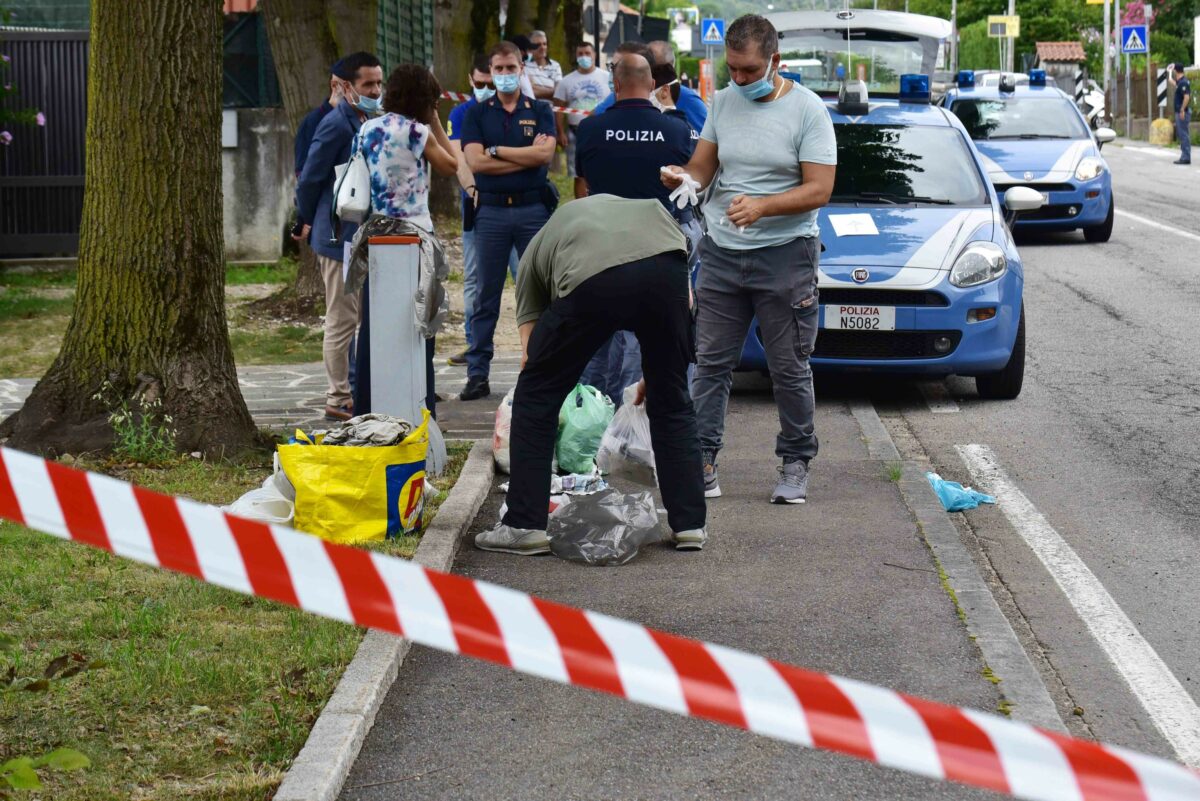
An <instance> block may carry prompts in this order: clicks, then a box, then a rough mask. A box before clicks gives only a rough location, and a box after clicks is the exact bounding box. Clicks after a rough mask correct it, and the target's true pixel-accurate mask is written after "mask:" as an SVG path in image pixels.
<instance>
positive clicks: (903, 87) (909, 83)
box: [900, 75, 930, 103]
mask: <svg viewBox="0 0 1200 801" xmlns="http://www.w3.org/2000/svg"><path fill="white" fill-rule="evenodd" d="M929 100H930V93H929V76H928V75H901V76H900V102H901V103H928V102H929Z"/></svg>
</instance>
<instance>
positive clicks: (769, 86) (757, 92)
mask: <svg viewBox="0 0 1200 801" xmlns="http://www.w3.org/2000/svg"><path fill="white" fill-rule="evenodd" d="M734 86H735V87H737V90H738V92H740V93H741V95H742V97H744V98H746V99H747V100H758V99H759V98H760V97H766V96H767V95H769V94H771V92H774V91H775V68H774V67H772V68H771V69H769V70H767V74H766V75H764V76H762V77H761V78H759V79H758V80H757V81H755V82H753V83H748V84H746V85H745V86H742V85H741V84H737V83H735V84H734Z"/></svg>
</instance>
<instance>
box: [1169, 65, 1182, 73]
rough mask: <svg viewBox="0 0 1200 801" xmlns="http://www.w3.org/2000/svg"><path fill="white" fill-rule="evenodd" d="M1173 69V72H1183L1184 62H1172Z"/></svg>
mask: <svg viewBox="0 0 1200 801" xmlns="http://www.w3.org/2000/svg"><path fill="white" fill-rule="evenodd" d="M1171 70H1172V71H1173V72H1183V65H1182V64H1172V65H1171Z"/></svg>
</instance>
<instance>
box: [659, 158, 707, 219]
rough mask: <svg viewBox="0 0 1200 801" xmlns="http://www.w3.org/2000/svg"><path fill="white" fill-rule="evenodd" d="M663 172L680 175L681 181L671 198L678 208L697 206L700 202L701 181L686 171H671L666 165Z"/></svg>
mask: <svg viewBox="0 0 1200 801" xmlns="http://www.w3.org/2000/svg"><path fill="white" fill-rule="evenodd" d="M661 172H664V173H669V174H672V175H676V176H678V177H679V179H680V181H681V183H680V184H679V186H677V187H675V190H674V191H673V192H671V195H670V199H671V200H673V201H674V202H675V205H676V207H677V208H680V209H685V208H687V207H688V206H695V205H697V204H698V203H699V202H700V182H699V181H697V180H696V179H695V178H693V177H692V176H690V175H688V174H687V173H686V172H671V171H670V170H668V169H667V168H666V167H663V168H662V170H661Z"/></svg>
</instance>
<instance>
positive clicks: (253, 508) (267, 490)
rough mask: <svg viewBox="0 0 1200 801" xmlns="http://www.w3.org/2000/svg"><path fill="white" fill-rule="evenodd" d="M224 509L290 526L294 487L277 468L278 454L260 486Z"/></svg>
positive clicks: (294, 500) (252, 518) (250, 518)
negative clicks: (271, 471) (273, 466)
mask: <svg viewBox="0 0 1200 801" xmlns="http://www.w3.org/2000/svg"><path fill="white" fill-rule="evenodd" d="M224 509H225V511H226V512H229V513H230V514H232V515H237V516H238V517H244V518H246V519H248V520H258V521H260V522H263V523H270V524H273V525H278V526H290V525H291V524H292V520H293V519H295V516H296V488H295V487H293V486H292V482H291V481H288V477H287V475H285V474H284V472H283V470H281V469H280V468H279V454H275V471H274V472H273V473H272V474H271V475H270V476H268V477H267V478H266V480H264V481H263V483H262V486H261V487H259V488H258V489H252V490H250V491H249V492H247V493H246V494H245V495H243V496H242V497H240V498H238V499H237V500H236V501H234V502H233V503H231V504H229V505H228V506H226V507H224Z"/></svg>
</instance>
